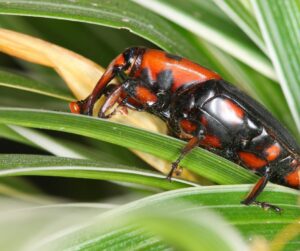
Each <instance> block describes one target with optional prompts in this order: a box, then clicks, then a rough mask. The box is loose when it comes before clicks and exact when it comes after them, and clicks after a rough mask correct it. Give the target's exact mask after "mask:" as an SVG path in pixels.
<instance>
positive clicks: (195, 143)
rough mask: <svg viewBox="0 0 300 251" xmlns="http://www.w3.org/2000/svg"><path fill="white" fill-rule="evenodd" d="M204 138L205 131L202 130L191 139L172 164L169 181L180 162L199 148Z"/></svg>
mask: <svg viewBox="0 0 300 251" xmlns="http://www.w3.org/2000/svg"><path fill="white" fill-rule="evenodd" d="M203 137H204V131H203V130H200V131H199V133H198V135H197V136H194V137H193V138H191V139H190V141H189V142H188V143H187V144H186V145H185V147H184V148H183V149H181V152H180V155H179V157H178V158H177V159H176V160H175V161H174V162H173V163H172V166H171V170H170V172H169V174H168V175H167V179H168V180H171V178H172V176H173V173H174V172H175V171H176V169H177V168H178V165H179V163H180V161H181V160H182V159H183V158H184V157H185V156H186V155H187V154H188V153H189V152H191V151H192V150H193V149H194V148H195V147H197V146H199V143H200V141H201V140H202V139H203Z"/></svg>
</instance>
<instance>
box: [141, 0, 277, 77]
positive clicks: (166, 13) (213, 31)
mask: <svg viewBox="0 0 300 251" xmlns="http://www.w3.org/2000/svg"><path fill="white" fill-rule="evenodd" d="M135 2H137V3H139V4H141V5H142V6H145V7H147V8H149V9H151V10H152V11H154V12H156V13H158V14H160V15H161V16H163V17H165V18H168V19H169V20H170V21H172V22H174V23H176V24H178V25H180V26H182V27H183V28H185V29H187V30H189V31H190V32H193V33H194V34H196V35H198V36H199V37H201V38H203V39H205V40H206V41H208V42H209V43H211V44H213V45H215V46H217V47H218V48H220V49H222V50H224V51H225V52H227V53H228V54H230V55H231V56H233V57H235V58H237V59H239V60H240V61H242V62H243V63H245V64H247V65H249V66H250V67H252V68H253V69H255V70H256V71H258V72H260V73H262V74H263V75H265V76H267V77H268V78H271V79H272V80H276V75H275V72H274V69H273V67H272V65H271V63H270V61H269V59H268V58H267V57H266V56H265V55H264V54H263V53H261V51H259V50H258V49H257V48H256V47H255V46H254V45H253V43H252V42H251V41H250V40H249V39H248V38H247V37H246V36H245V35H244V33H243V32H241V31H240V30H239V29H238V27H236V26H235V25H234V24H232V23H231V22H230V21H228V19H226V18H224V16H221V15H220V14H219V13H216V10H215V9H216V8H217V6H215V5H214V3H212V2H211V1H206V0H201V1H192V0H188V1H184V2H183V1H176V2H174V1H172V0H163V1H157V0H152V1H141V0H135ZM195 10H196V11H195Z"/></svg>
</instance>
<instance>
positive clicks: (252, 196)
mask: <svg viewBox="0 0 300 251" xmlns="http://www.w3.org/2000/svg"><path fill="white" fill-rule="evenodd" d="M269 179H270V167H267V168H266V172H265V174H264V176H262V177H261V178H260V179H259V180H258V182H257V183H256V184H255V186H254V187H253V189H252V190H251V191H250V193H249V194H248V195H247V197H246V198H245V199H244V200H243V201H241V203H242V204H245V205H247V206H248V205H251V204H253V205H257V206H259V207H261V208H263V209H266V210H267V209H269V208H271V209H273V210H274V211H276V212H281V208H279V207H277V206H274V205H271V204H269V203H266V202H260V201H256V198H257V196H258V195H259V194H260V193H261V192H262V191H263V189H264V188H265V186H266V185H267V183H268V181H269Z"/></svg>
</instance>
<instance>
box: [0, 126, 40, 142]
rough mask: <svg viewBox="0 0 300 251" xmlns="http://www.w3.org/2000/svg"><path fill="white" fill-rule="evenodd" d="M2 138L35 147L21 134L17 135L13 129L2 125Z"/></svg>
mask: <svg viewBox="0 0 300 251" xmlns="http://www.w3.org/2000/svg"><path fill="white" fill-rule="evenodd" d="M0 138H5V139H9V140H13V141H16V142H20V143H23V144H27V145H30V146H34V144H32V142H31V141H30V140H28V139H26V138H25V137H23V136H22V135H20V134H19V133H16V132H15V131H14V130H13V129H11V128H10V127H9V126H8V125H4V124H1V125H0Z"/></svg>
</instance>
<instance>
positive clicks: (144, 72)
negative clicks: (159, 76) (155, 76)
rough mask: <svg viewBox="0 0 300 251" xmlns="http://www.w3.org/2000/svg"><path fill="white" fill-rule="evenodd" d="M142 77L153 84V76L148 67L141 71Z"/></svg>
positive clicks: (144, 80)
mask: <svg viewBox="0 0 300 251" xmlns="http://www.w3.org/2000/svg"><path fill="white" fill-rule="evenodd" d="M141 79H142V80H143V82H144V83H145V84H146V85H148V86H151V85H152V82H153V81H152V78H151V76H150V71H149V69H148V68H144V69H143V70H142V72H141Z"/></svg>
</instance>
